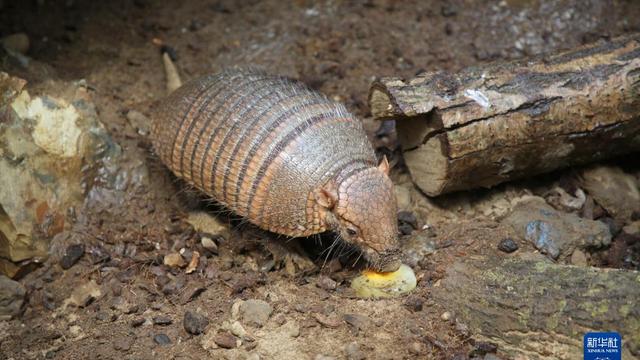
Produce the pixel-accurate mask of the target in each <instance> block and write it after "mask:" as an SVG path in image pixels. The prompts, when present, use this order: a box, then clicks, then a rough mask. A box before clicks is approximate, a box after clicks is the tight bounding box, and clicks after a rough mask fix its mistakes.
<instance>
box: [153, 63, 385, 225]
mask: <svg viewBox="0 0 640 360" xmlns="http://www.w3.org/2000/svg"><path fill="white" fill-rule="evenodd" d="M151 139H152V142H153V146H154V149H155V151H156V153H157V154H158V156H159V157H160V159H161V160H162V162H164V164H165V165H167V167H169V168H170V169H171V171H173V173H174V174H175V175H176V176H178V177H180V178H182V179H184V180H186V181H187V182H188V183H189V184H191V185H193V186H194V187H196V188H198V189H199V190H201V191H202V192H204V193H206V194H208V195H210V196H211V197H212V198H214V199H215V200H217V201H218V202H220V203H222V204H223V205H225V206H226V207H228V208H229V209H231V210H232V211H234V212H235V213H237V214H239V215H241V216H243V217H245V218H247V219H248V220H249V221H250V222H252V223H254V224H255V225H257V226H259V227H261V228H263V229H266V230H269V231H272V232H276V233H280V234H284V235H288V236H308V235H311V234H316V233H320V232H323V231H325V230H327V229H326V225H325V224H324V221H322V219H321V214H320V209H319V205H318V204H317V202H316V201H314V198H313V191H314V190H315V189H318V188H319V187H320V186H322V185H323V184H326V183H327V182H328V181H329V180H331V179H337V180H336V182H337V183H340V181H339V179H340V178H346V177H348V175H349V174H350V173H353V172H354V171H360V170H362V169H363V168H371V167H375V166H376V159H375V154H374V151H373V149H372V146H371V144H370V143H369V141H368V139H367V137H366V134H365V132H364V130H363V127H362V124H361V122H360V121H358V120H357V119H356V118H355V117H354V116H353V115H351V114H350V113H349V112H348V111H347V110H346V109H345V107H344V106H343V105H341V104H339V103H336V102H334V101H331V100H329V99H328V98H327V97H326V96H324V95H322V94H320V93H318V92H315V91H313V90H311V89H309V88H307V87H306V86H305V85H303V84H302V83H300V82H296V81H293V80H290V79H286V78H282V77H276V76H270V75H267V74H264V73H261V72H256V71H248V70H235V71H225V72H223V73H220V74H217V75H211V76H205V77H203V78H200V79H197V80H195V81H192V82H190V83H187V84H185V85H184V86H182V87H181V88H179V89H178V90H176V91H175V92H173V93H172V94H171V95H170V96H168V97H167V98H165V99H164V100H162V101H161V102H159V103H158V105H157V106H156V108H155V109H154V115H153V127H152V133H151ZM393 200H395V199H393ZM394 206H395V205H394Z"/></svg>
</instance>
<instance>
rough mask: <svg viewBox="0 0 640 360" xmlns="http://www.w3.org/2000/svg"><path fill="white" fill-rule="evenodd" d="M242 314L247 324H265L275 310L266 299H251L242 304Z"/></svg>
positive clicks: (240, 309)
mask: <svg viewBox="0 0 640 360" xmlns="http://www.w3.org/2000/svg"><path fill="white" fill-rule="evenodd" d="M239 312H240V315H241V317H242V319H243V320H244V321H245V324H249V325H255V326H258V327H261V326H263V325H264V324H265V323H266V322H267V320H269V316H271V313H272V312H273V307H271V305H269V303H267V302H266V301H264V300H256V299H251V300H247V301H245V302H243V303H241V304H240V308H239Z"/></svg>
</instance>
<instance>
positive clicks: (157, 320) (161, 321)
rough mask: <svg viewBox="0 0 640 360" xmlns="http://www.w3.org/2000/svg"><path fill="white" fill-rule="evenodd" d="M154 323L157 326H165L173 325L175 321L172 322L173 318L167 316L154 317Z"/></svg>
mask: <svg viewBox="0 0 640 360" xmlns="http://www.w3.org/2000/svg"><path fill="white" fill-rule="evenodd" d="M153 323H154V324H156V325H161V326H165V325H171V323H173V320H171V318H169V317H167V316H162V315H160V316H154V317H153Z"/></svg>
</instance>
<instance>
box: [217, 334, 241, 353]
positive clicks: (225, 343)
mask: <svg viewBox="0 0 640 360" xmlns="http://www.w3.org/2000/svg"><path fill="white" fill-rule="evenodd" d="M236 340H237V338H236V337H235V336H233V335H231V334H229V333H220V334H218V335H216V337H214V338H213V341H214V342H215V343H216V345H218V346H220V347H221V348H224V349H233V348H235V347H236V345H237V342H236Z"/></svg>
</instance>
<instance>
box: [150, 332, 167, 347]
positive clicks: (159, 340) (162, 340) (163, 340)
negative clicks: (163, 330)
mask: <svg viewBox="0 0 640 360" xmlns="http://www.w3.org/2000/svg"><path fill="white" fill-rule="evenodd" d="M153 341H154V342H155V343H156V344H158V345H163V346H164V345H169V344H171V339H169V337H168V336H167V334H156V335H155V336H154V337H153Z"/></svg>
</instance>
